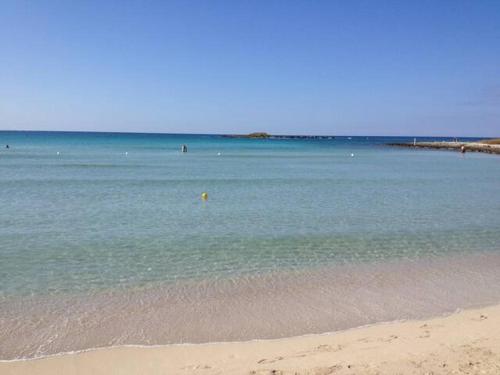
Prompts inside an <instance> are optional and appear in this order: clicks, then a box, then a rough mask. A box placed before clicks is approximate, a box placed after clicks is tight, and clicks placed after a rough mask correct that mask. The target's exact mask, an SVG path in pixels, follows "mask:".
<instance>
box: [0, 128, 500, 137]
mask: <svg viewBox="0 0 500 375" xmlns="http://www.w3.org/2000/svg"><path fill="white" fill-rule="evenodd" d="M2 132H19V133H22V132H32V133H35V132H37V133H98V134H148V135H218V136H227V135H229V136H233V135H234V136H245V135H249V134H251V133H176V132H173V133H167V132H139V131H105V130H34V129H0V133H2ZM257 132H259V133H260V131H257ZM252 133H256V132H255V131H253V132H252ZM262 133H267V132H262ZM267 134H269V136H271V137H272V136H279V137H293V136H302V137H393V138H397V137H404V138H411V137H417V138H483V139H494V138H500V135H499V136H498V137H494V136H465V135H462V136H460V135H458V136H457V135H415V134H412V135H374V134H364V135H353V134H291V133H290V134H273V133H267Z"/></svg>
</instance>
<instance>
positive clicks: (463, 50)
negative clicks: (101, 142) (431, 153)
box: [0, 0, 500, 136]
mask: <svg viewBox="0 0 500 375" xmlns="http://www.w3.org/2000/svg"><path fill="white" fill-rule="evenodd" d="M0 129H37V130H98V131H144V132H186V133H245V132H250V131H268V132H270V133H280V134H284V133H295V134H345V135H450V136H455V135H456V136H466V135H471V136H475V135H477V136H500V1H498V0H494V1H479V0H477V1H476V0H471V1H458V0H456V1H445V0H442V1H434V0H433V1H421V0H418V1H417V0H416V1H413V2H410V1H375V0H373V1H348V0H346V1H333V0H331V1H292V0H290V1H271V0H263V1H237V0H231V1H178V2H177V1H127V0H120V1H116V2H115V1H83V0H82V1H42V0H38V1H37V0H33V1H30V2H28V1H21V0H13V1H11V0H7V1H4V0H0Z"/></svg>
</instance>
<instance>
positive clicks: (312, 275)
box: [0, 254, 500, 360]
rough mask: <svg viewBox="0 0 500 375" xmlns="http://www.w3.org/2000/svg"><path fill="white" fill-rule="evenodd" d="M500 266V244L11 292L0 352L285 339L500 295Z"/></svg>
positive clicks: (11, 355) (16, 354)
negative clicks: (80, 288)
mask: <svg viewBox="0 0 500 375" xmlns="http://www.w3.org/2000/svg"><path fill="white" fill-rule="evenodd" d="M499 266H500V255H498V254H476V255H474V256H472V255H468V256H464V255H461V256H451V257H444V258H440V259H426V260H424V259H421V260H418V261H410V260H407V261H398V262H393V263H387V262H384V263H381V264H369V265H356V266H353V265H349V266H348V265H342V266H339V267H338V268H330V267H327V268H325V269H322V270H316V271H314V272H300V273H292V274H288V273H285V274H281V273H280V274H276V275H269V276H267V277H258V278H250V279H247V280H241V282H237V283H234V280H226V281H219V282H217V283H215V284H214V283H212V282H208V283H207V282H205V283H202V284H193V285H191V284H181V285H172V286H163V287H158V288H153V289H146V290H137V291H119V292H117V293H105V294H102V295H101V294H100V295H93V296H88V297H83V296H71V295H69V296H67V297H65V298H62V297H60V296H59V297H49V298H47V299H45V298H42V299H40V298H34V299H28V300H18V301H17V302H16V301H10V302H9V303H6V304H4V305H3V306H2V309H1V310H2V315H3V316H2V318H3V319H2V320H0V336H2V341H3V344H2V345H0V354H1V355H0V358H2V359H4V360H9V359H16V358H18V359H19V358H36V357H38V358H39V357H43V356H47V355H52V354H57V353H63V352H78V351H81V350H87V349H90V348H105V347H109V346H122V345H148V346H150V345H165V344H181V345H182V344H186V343H190V344H202V343H210V342H239V341H248V340H255V339H264V340H265V339H279V338H286V337H294V336H301V335H304V334H322V333H324V332H339V331H343V330H346V329H350V328H354V327H360V326H366V325H371V324H377V323H379V322H391V321H399V320H410V319H425V318H428V317H431V316H440V315H442V314H449V313H452V312H454V311H456V310H457V308H462V309H468V308H475V307H478V306H487V305H491V304H496V303H498V302H499V301H500V287H498V285H500V274H499V273H498V267H499ZM444 270H446V272H444ZM451 291H453V292H451ZM249 301H251V303H250V302H249ZM61 316H64V319H61ZM124 327H126V329H124Z"/></svg>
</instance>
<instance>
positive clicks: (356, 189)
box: [0, 132, 500, 358]
mask: <svg viewBox="0 0 500 375" xmlns="http://www.w3.org/2000/svg"><path fill="white" fill-rule="evenodd" d="M423 139H424V138H420V140H423ZM412 140H413V138H406V139H405V138H383V137H352V138H348V137H337V138H335V139H331V140H328V139H325V140H283V139H279V140H278V139H276V140H272V139H271V140H250V139H230V138H223V137H220V136H211V135H206V136H205V135H154V134H111V133H62V132H0V147H1V148H0V202H1V206H0V303H1V305H0V314H1V313H2V311H3V314H4V317H5V316H7V318H4V319H3V321H2V319H0V321H2V322H3V324H4V326H3V331H2V325H1V324H0V335H2V334H3V336H4V338H5V337H7V336H9V335H11V334H12V335H14V333H13V332H12V331H9V328H8V327H7V323H8V324H10V325H11V327H12V325H13V326H15V327H17V328H20V327H21V328H22V327H28V325H27V324H28V323H26V321H23V320H22V319H21V320H15V319H20V318H19V317H15V316H14V315H15V313H16V314H18V313H19V311H21V310H20V309H21V308H20V307H19V308H18V307H16V306H24V307H23V309H24V308H26V306H25V305H23V304H25V303H28V302H27V301H36V304H37V306H40V304H41V305H42V306H43V303H41V302H40V301H48V302H47V303H46V305H47V308H46V309H42V310H43V311H44V314H48V313H47V311H49V310H50V309H49V307H48V306H55V305H57V303H55V302H54V301H61V300H69V299H71V298H78V299H79V300H81V299H82V298H83V299H89V298H90V299H91V298H92V297H93V296H95V297H96V298H101V297H102V295H103V294H106V293H111V294H113V293H139V292H141V291H143V292H144V293H149V292H148V291H151V290H161V289H162V288H165V290H166V289H169V288H172V286H173V285H183V287H182V288H183V289H182V290H185V291H186V295H189V293H191V292H190V291H189V287H186V286H185V285H196V287H193V288H198V290H199V285H205V286H207V285H208V286H207V288H209V289H210V288H212V289H211V290H212V291H217V290H219V291H220V292H221V293H223V294H224V293H225V296H227V295H230V294H231V293H232V292H231V290H233V291H234V290H237V288H240V287H242V285H243V284H245V283H248V280H253V279H254V278H257V279H259V280H263V278H266V277H270V281H269V283H268V284H266V285H268V286H269V285H270V286H271V287H272V285H273V281H272V280H275V279H273V278H272V276H271V275H276V274H279V275H290V274H293V273H299V274H300V275H302V276H304V275H306V276H307V275H311V274H313V273H314V272H323V271H320V270H325V269H328V268H329V267H330V268H331V269H341V268H342V266H346V267H355V266H356V265H359V267H365V266H366V265H369V264H378V265H380V264H389V263H391V262H392V263H394V262H396V263H397V262H415V261H419V260H425V261H432V259H436V260H437V261H442V259H443V257H450V259H457V257H461V256H471V255H475V254H477V255H481V256H495V255H498V254H499V253H500V215H499V214H498V213H499V212H500V158H499V157H498V156H492V155H485V154H472V153H468V154H466V155H461V154H459V153H456V152H447V151H428V150H420V151H419V150H410V149H399V148H391V147H388V146H385V144H386V143H387V142H403V141H406V142H410V141H412ZM5 144H9V145H10V148H9V149H6V148H4V145H5ZM182 144H186V145H187V146H188V152H187V153H185V154H183V153H181V152H180V146H181V145H182ZM202 192H207V193H208V196H209V199H208V200H207V201H202V200H201V199H200V195H201V193H202ZM335 267H337V268H335ZM499 272H500V271H499ZM280 277H281V276H280ZM287 277H290V276H287ZM229 282H230V284H229V285H228V284H227V283H229ZM190 283H191V284H190ZM233 287H234V288H236V289H234V288H233ZM231 288H233V289H231ZM179 290H180V289H177V290H176V291H175V293H174V292H172V293H173V294H175V295H176V296H177V297H178V298H179V299H182V295H183V294H182V293H183V292H182V291H179ZM207 293H208V292H207ZM129 295H130V294H129ZM99 296H101V297H99ZM198 297H199V295H198ZM199 298H201V297H199ZM199 298H198V299H199ZM249 300H251V299H249ZM49 302H50V303H49ZM89 303H90V302H89ZM33 304H35V302H33ZM13 306H14V307H13ZM122 307H123V306H122ZM16 309H18V310H16ZM82 309H83V307H82ZM23 311H26V310H23ZM82 311H83V310H82ZM83 313H84V312H82V314H83ZM30 314H31V315H30V319H31V320H30V321H32V320H33V319H34V320H36V319H38V318H37V317H39V316H42V315H43V314H42V313H41V312H37V310H36V309H34V310H33V311H32V312H31V313H30ZM37 314H38V315H37ZM18 315H19V314H18ZM21 315H23V314H21ZM43 316H45V315H43ZM0 318H1V317H0ZM40 319H41V318H40ZM51 324H52V323H51ZM139 326H140V324H139ZM29 328H30V329H33V327H32V326H29ZM35 331H36V330H35ZM35 336H36V335H35ZM49 336H50V335H49ZM228 336H230V337H232V336H231V335H228ZM243 336H245V335H242V337H243ZM264 336H266V335H264ZM271 336H273V335H272V334H271ZM185 337H186V340H187V341H189V340H190V341H196V340H194V339H193V340H192V339H190V336H189V335H187V334H186V336H185ZM245 337H246V336H245ZM237 338H239V336H238V337H237ZM30 340H31V341H33V340H34V339H33V338H32V339H30ZM106 340H107V341H106ZM106 340H104V341H103V342H98V343H94V342H91V341H89V344H88V345H97V346H99V345H106V344H114V343H120V342H122V341H113V340H112V339H109V337H108V339H106ZM148 340H149V339H148V338H144V339H143V340H142V341H141V340H139V339H138V340H136V341H134V340H132V342H134V343H135V342H137V343H150V342H156V341H158V342H167V341H168V342H170V341H175V340H173V339H172V340H163V341H162V340H156V341H155V340H149V341H148ZM200 340H201V339H200ZM26 341H27V340H26ZM125 341H126V340H125ZM125 341H123V342H125ZM181 341H182V340H181ZM4 343H5V341H4ZM9 345H10V346H9V347H8V348H7V347H5V346H4V347H3V348H0V354H3V357H4V358H7V357H8V358H13V357H18V356H20V355H21V354H22V355H26V356H33V355H37V354H46V353H50V352H57V351H61V350H64V348H67V349H74V348H80V346H81V345H80V346H79V345H73V346H72V345H68V346H64V345H62V346H61V348H57V349H52V350H50V349H49V350H44V349H40V345H41V344H40V345H39V346H37V347H33V348H32V349H29V350H26V351H23V350H21V349H19V348H18V347H17V346H16V344H15V343H14V341H12V343H11V344H9ZM0 346H2V344H1V343H0ZM19 346H21V344H19ZM84 346H85V345H83V347H84ZM18 354H19V355H18ZM0 357H1V356H0Z"/></svg>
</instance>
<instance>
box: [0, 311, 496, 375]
mask: <svg viewBox="0 0 500 375" xmlns="http://www.w3.org/2000/svg"><path fill="white" fill-rule="evenodd" d="M0 373H2V374H3V375H19V374H23V375H30V374H37V375H53V374H66V375H71V374H95V375H99V374H122V375H133V374H207V375H208V374H370V375H374V374H433V375H437V374H499V373H500V305H496V306H492V307H488V308H482V309H475V310H468V311H463V312H459V313H456V314H453V315H451V316H447V317H440V318H434V319H429V320H423V321H407V322H396V323H387V324H379V325H375V326H370V327H362V328H358V329H352V330H348V331H344V332H337V333H331V334H324V335H309V336H302V337H293V338H286V339H277V340H267V341H249V342H236V343H217V344H197V345H172V346H162V347H116V348H108V349H96V350H92V351H87V352H82V353H76V354H67V355H59V356H53V357H48V358H44V359H35V360H26V361H13V362H3V363H0Z"/></svg>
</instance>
